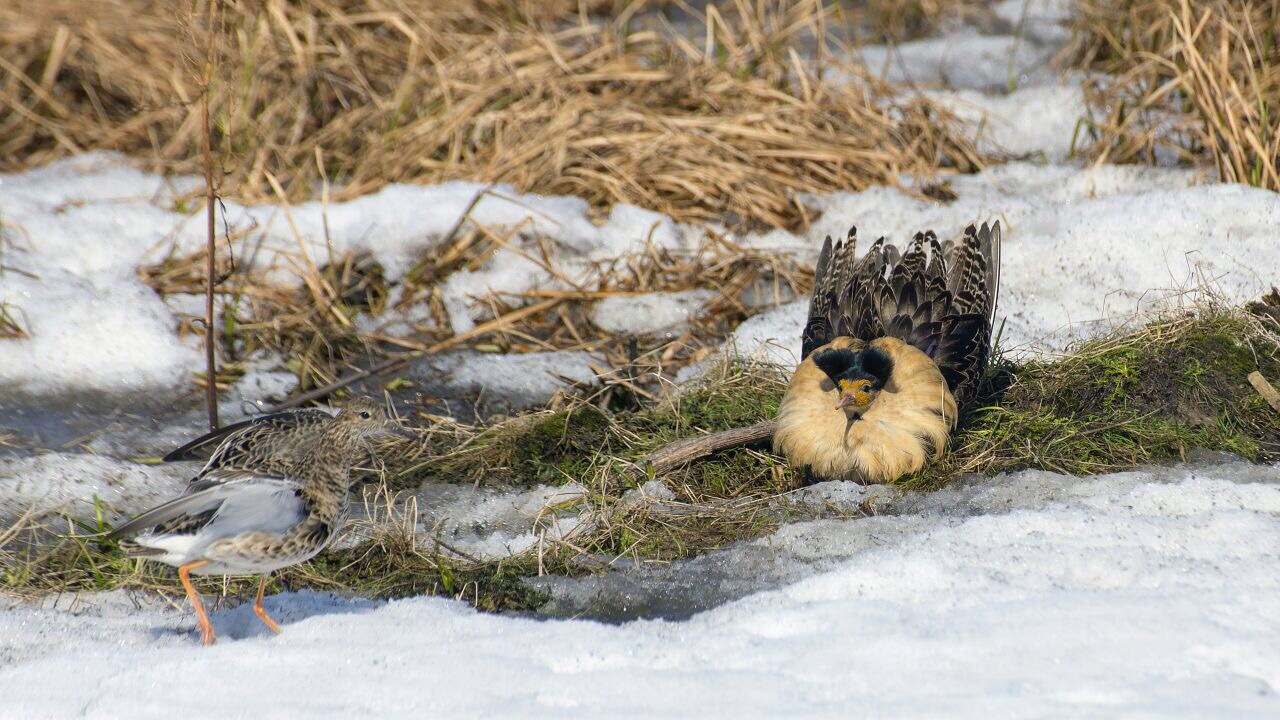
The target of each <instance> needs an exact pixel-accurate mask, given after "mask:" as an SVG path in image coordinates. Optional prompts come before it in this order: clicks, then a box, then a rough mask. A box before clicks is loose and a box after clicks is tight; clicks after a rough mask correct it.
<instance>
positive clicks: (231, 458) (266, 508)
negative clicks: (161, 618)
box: [107, 398, 406, 645]
mask: <svg viewBox="0 0 1280 720" xmlns="http://www.w3.org/2000/svg"><path fill="white" fill-rule="evenodd" d="M392 434H395V435H406V431H405V430H403V429H402V428H401V427H400V426H399V425H397V424H396V423H395V422H394V421H393V420H392V419H391V418H390V417H388V415H387V413H386V410H385V409H384V408H383V407H382V406H381V405H380V404H378V403H375V402H373V401H372V400H368V399H364V398H356V399H353V400H351V401H350V402H348V403H347V404H346V405H345V406H344V407H343V408H342V410H341V411H339V412H338V414H337V415H329V414H328V413H326V412H324V411H322V410H298V411H293V412H284V413H276V414H273V415H264V416H262V417H258V418H253V419H251V420H247V421H245V422H241V423H237V424H235V425H230V426H227V427H225V428H222V429H219V430H216V431H214V432H212V433H209V434H208V435H206V436H204V437H201V438H198V439H196V440H194V441H193V442H191V443H188V444H187V445H184V446H183V447H181V448H179V449H177V450H175V451H173V452H172V453H169V455H167V456H165V459H166V460H184V459H191V458H192V457H195V456H198V454H199V453H200V452H201V451H203V450H207V449H209V448H210V447H213V454H212V456H211V457H210V458H209V461H208V462H207V463H205V465H204V467H203V468H202V469H201V470H200V472H199V473H197V474H196V476H195V477H194V478H193V479H192V480H191V483H190V484H189V485H188V486H187V489H186V492H185V493H183V494H182V495H181V496H179V497H177V498H175V499H173V500H170V501H169V502H166V503H164V504H162V505H159V506H157V507H154V508H152V509H150V510H148V511H146V512H144V513H142V514H140V515H138V516H137V517H135V518H133V519H132V520H130V521H129V522H128V523H126V524H124V525H122V526H120V527H119V528H116V529H115V530H113V531H112V532H111V533H110V534H109V535H107V539H108V540H122V539H124V538H129V537H131V536H134V535H137V536H136V537H133V539H132V540H124V541H123V542H122V543H121V547H122V548H123V549H124V550H125V552H126V553H128V554H129V555H131V556H135V557H141V558H146V559H148V560H155V561H156V562H162V563H166V564H168V565H173V566H174V567H177V568H178V577H179V578H180V579H181V580H182V585H183V587H184V588H185V589H186V591H187V596H188V597H189V598H191V604H192V606H193V607H194V608H195V611H196V617H197V619H198V620H199V625H200V631H201V633H202V639H203V641H204V644H205V645H210V644H212V643H213V642H214V641H215V639H216V638H215V636H214V632H213V626H212V625H210V623H209V618H208V616H207V615H206V614H205V611H204V606H203V605H202V604H201V602H200V596H199V595H198V594H197V593H196V591H195V588H194V587H193V586H192V585H191V578H190V575H191V574H196V575H243V574H261V575H262V579H261V581H260V582H259V584H258V597H257V600H256V601H255V602H254V605H253V611H254V613H255V614H257V616H258V617H259V618H260V619H261V620H262V622H263V623H265V624H266V626H267V627H268V628H270V629H271V630H272V631H273V632H277V633H278V632H280V626H279V625H277V624H276V622H275V621H274V620H272V619H271V617H270V616H268V615H267V613H266V610H265V609H263V607H262V597H263V593H264V592H265V591H266V586H267V576H268V575H270V573H272V572H273V571H275V570H279V569H280V568H283V567H288V566H290V565H294V564H297V563H300V562H303V561H306V560H309V559H310V558H312V557H313V556H315V555H316V553H318V552H320V551H321V550H322V549H324V547H325V546H327V545H328V544H329V543H330V542H331V541H332V540H333V538H334V537H335V536H336V535H337V533H338V531H339V530H341V529H342V526H343V523H344V522H345V521H346V517H347V512H348V510H349V508H350V489H351V468H352V466H353V465H355V464H356V462H358V461H359V459H360V458H361V457H362V456H363V454H364V453H365V452H367V449H368V443H369V441H371V440H373V439H376V438H380V437H385V436H388V435H392ZM215 444H216V445H215Z"/></svg>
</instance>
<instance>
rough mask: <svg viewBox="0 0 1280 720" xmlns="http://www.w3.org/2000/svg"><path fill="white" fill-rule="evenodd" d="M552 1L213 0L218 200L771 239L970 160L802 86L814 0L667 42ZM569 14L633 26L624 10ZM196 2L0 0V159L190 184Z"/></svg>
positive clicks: (884, 102) (728, 11)
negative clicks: (392, 191) (632, 212)
mask: <svg viewBox="0 0 1280 720" xmlns="http://www.w3.org/2000/svg"><path fill="white" fill-rule="evenodd" d="M575 6H576V3H571V2H568V0H565V1H564V2H559V3H555V4H552V5H546V6H544V5H540V4H538V3H506V2H498V1H497V0H493V1H492V2H489V1H487V0H486V1H484V2H466V1H464V0H453V1H451V2H448V3H444V4H440V3H437V2H435V1H434V0H362V1H354V0H352V1H346V2H337V1H333V0H306V1H305V2H293V3H283V2H266V3H247V2H241V3H226V4H224V5H222V6H220V7H221V10H220V12H219V18H220V20H219V21H218V23H217V25H218V27H219V37H218V51H219V58H218V72H217V80H215V83H214V87H213V90H212V93H213V95H212V111H211V112H212V114H213V118H214V121H215V123H214V124H215V130H214V134H215V137H214V142H215V147H216V148H220V153H219V155H220V157H221V162H222V163H223V166H222V168H221V171H222V177H223V179H222V192H223V194H226V195H229V196H239V197H244V198H247V199H250V200H266V199H271V198H272V196H273V190H272V183H273V180H274V181H277V182H278V184H279V185H280V187H281V188H282V189H283V190H284V191H285V192H286V193H287V194H289V195H290V196H292V197H300V196H309V195H311V194H312V193H313V191H314V188H315V187H316V186H317V184H318V183H319V182H320V181H321V180H322V179H324V176H327V178H328V179H329V180H331V181H333V182H334V183H335V184H337V185H339V186H340V187H338V188H336V189H335V191H334V194H333V197H334V199H342V198H345V197H350V196H354V195H359V194H363V193H367V192H369V191H370V190H373V189H376V188H378V187H380V186H381V185H383V184H385V183H388V182H393V181H410V182H439V181H442V180H448V179H452V178H467V179H481V180H493V181H499V182H507V183H511V184H513V185H515V186H516V187H517V188H518V189H520V190H531V191H537V192H543V193H557V194H574V195H579V196H582V197H585V198H587V199H589V200H590V201H592V202H593V203H594V204H597V205H601V206H607V205H610V204H612V203H615V202H629V203H634V204H637V205H641V206H644V207H648V208H652V209H656V210H658V211H661V212H665V213H668V214H670V215H672V216H673V217H675V218H677V219H681V220H703V219H711V218H715V219H717V220H725V219H728V220H729V221H731V222H732V221H734V220H746V219H750V220H755V221H760V222H763V223H766V224H769V225H775V226H793V225H796V224H802V223H803V222H804V210H803V209H802V208H801V207H800V206H799V200H798V198H797V195H798V194H799V193H803V192H823V191H831V190H851V189H859V188H863V187H866V186H867V185H869V184H872V183H890V184H892V183H893V182H894V177H895V175H896V174H897V173H900V172H918V173H926V174H927V173H929V172H931V171H934V170H936V169H937V168H938V167H939V166H940V165H944V166H952V167H955V168H957V169H959V170H970V169H973V168H974V167H975V166H976V165H977V163H978V162H979V157H978V156H977V154H976V152H975V150H974V148H973V147H972V145H971V144H970V143H969V142H968V141H967V140H966V139H964V136H963V134H962V133H961V132H960V131H959V130H958V129H957V126H956V125H955V123H954V122H953V120H952V118H951V117H950V116H949V115H948V114H946V113H945V112H943V111H941V110H939V109H938V108H936V107H933V106H931V105H930V104H928V103H926V102H924V101H922V100H921V101H910V102H902V103H899V102H896V101H893V100H892V99H891V98H890V96H889V92H888V89H887V88H884V87H881V86H879V85H877V84H876V83H875V82H873V81H871V80H870V79H865V78H864V79H863V80H862V81H859V82H854V83H850V84H847V85H842V86H841V87H835V86H833V85H830V84H828V83H825V82H823V81H821V80H820V79H819V74H820V72H822V71H823V70H825V69H827V68H826V66H827V65H829V62H828V60H829V57H830V53H828V52H825V51H824V48H826V47H827V45H828V41H827V38H828V36H829V35H831V33H830V32H829V30H830V27H829V26H830V24H831V23H832V22H834V20H833V19H832V18H833V15H832V13H833V12H834V11H833V10H830V9H828V8H826V7H824V6H823V5H822V4H821V3H820V2H819V1H818V0H801V1H799V2H785V3H784V2H756V3H747V2H727V3H724V4H723V5H722V6H721V7H719V9H717V8H716V7H715V6H713V7H712V8H710V9H709V10H708V11H707V13H706V15H705V16H704V17H700V18H699V19H698V21H697V22H700V23H702V26H701V27H700V28H695V29H696V33H695V32H694V31H687V32H688V35H687V36H686V35H684V34H682V33H681V32H679V31H675V30H673V29H668V30H667V31H663V30H629V29H627V27H629V25H628V26H617V25H614V24H609V23H607V22H604V21H596V20H593V19H584V18H582V17H578V16H576V15H570V16H562V15H560V13H563V11H564V10H565V8H566V7H575ZM587 6H588V10H592V9H594V10H604V11H606V12H609V11H617V12H618V14H619V15H620V16H628V17H633V16H634V15H635V13H636V12H638V11H639V10H641V9H643V8H644V7H645V4H644V3H640V4H637V3H631V4H629V5H626V6H625V7H623V9H622V10H620V11H619V10H618V3H608V2H595V3H588V4H587ZM205 8H206V6H205V5H204V4H202V3H197V4H196V6H195V12H194V13H193V12H191V9H190V6H188V5H186V4H184V5H183V6H182V9H180V10H179V11H178V12H176V13H175V12H174V9H173V6H172V5H171V4H169V3H160V2H152V1H150V0H104V1H102V2H98V1H97V0H93V1H92V2H90V1H87V0H53V1H52V2H47V3H35V4H22V6H21V7H19V6H16V5H12V4H9V5H5V6H3V7H0V58H3V60H2V61H0V138H2V139H0V158H4V160H3V162H2V163H0V164H2V165H3V167H4V168H5V169H13V168H14V167H18V166H28V165H34V164H40V163H43V162H47V161H48V160H50V159H52V158H56V157H60V156H64V155H67V154H70V153H75V152H79V151H82V150H87V149H95V148H104V149H113V150H120V151H124V152H127V153H130V154H133V155H135V156H138V157H142V158H145V159H147V160H149V161H151V162H152V163H153V164H154V165H155V166H156V167H157V168H160V169H163V170H166V171H176V172H191V171H194V170H195V169H196V167H197V165H196V161H197V159H198V157H199V152H198V150H199V146H200V132H199V131H200V127H199V122H198V119H199V112H198V103H197V102H195V101H196V100H197V98H198V94H199V90H198V86H199V83H198V79H197V77H196V69H197V68H196V62H197V61H195V60H193V59H192V58H191V57H190V56H191V55H192V54H193V51H192V49H193V48H203V47H204V45H205V43H204V40H203V38H204V31H203V28H204V26H205V25H206V20H205V18H204V16H203V14H202V13H203V12H204V10H205ZM556 17H559V18H560V22H559V23H553V22H552V19H553V18H556ZM650 24H651V25H652V24H653V23H650ZM695 25H697V23H695ZM695 35H696V37H695ZM686 37H687V38H690V39H686ZM814 48H816V50H814ZM809 52H813V53H815V54H812V55H806V53H809ZM195 54H199V53H195ZM850 72H853V73H854V74H855V75H856V74H857V73H858V71H857V70H856V69H851V70H850Z"/></svg>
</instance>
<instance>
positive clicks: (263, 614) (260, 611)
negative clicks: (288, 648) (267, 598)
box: [253, 573, 280, 635]
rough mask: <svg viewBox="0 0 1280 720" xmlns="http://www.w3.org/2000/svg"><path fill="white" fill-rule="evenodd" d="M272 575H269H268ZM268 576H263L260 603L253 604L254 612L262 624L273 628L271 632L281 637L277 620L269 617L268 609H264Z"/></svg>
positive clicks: (259, 592) (260, 587) (259, 591)
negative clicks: (263, 600)
mask: <svg viewBox="0 0 1280 720" xmlns="http://www.w3.org/2000/svg"><path fill="white" fill-rule="evenodd" d="M270 574H271V573H267V575H270ZM267 575H263V576H262V580H261V581H259V582H258V601H257V602H255V603H254V604H253V612H254V614H255V615H257V616H258V619H259V620H261V621H262V624H264V625H266V626H267V627H269V628H271V632H273V633H275V634H277V635H279V634H280V626H279V625H277V624H276V621H275V620H272V619H271V616H270V615H267V610H266V608H264V607H262V594H263V593H265V592H266V591H267Z"/></svg>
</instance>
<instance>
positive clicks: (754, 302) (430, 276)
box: [140, 224, 812, 407]
mask: <svg viewBox="0 0 1280 720" xmlns="http://www.w3.org/2000/svg"><path fill="white" fill-rule="evenodd" d="M519 232H520V228H512V229H505V230H502V231H499V230H496V229H493V228H489V227H485V226H482V225H473V224H468V225H467V226H466V228H465V229H463V230H461V231H460V232H459V233H457V235H456V237H455V239H454V240H453V241H452V242H451V243H448V244H447V245H446V246H444V247H441V248H439V249H438V250H437V251H433V252H431V253H429V254H426V255H424V256H423V258H422V260H421V261H420V262H419V263H418V264H417V265H416V266H415V267H414V268H412V269H411V271H410V272H409V273H407V275H406V277H405V278H404V280H403V282H402V287H401V288H400V289H401V292H400V293H399V295H398V299H397V300H396V302H395V304H394V306H392V305H390V304H389V302H388V287H387V285H386V283H385V281H384V280H383V277H382V269H381V268H380V267H379V266H378V265H377V264H376V263H375V262H373V261H372V260H371V259H370V258H368V257H363V256H361V257H356V256H350V255H347V256H342V257H338V258H335V259H334V260H333V261H332V262H328V263H325V264H323V265H320V266H319V267H317V268H316V269H315V271H314V272H306V273H304V274H305V276H306V282H304V283H302V285H301V287H294V286H293V285H289V284H279V283H272V282H270V281H269V280H268V279H267V275H268V273H269V271H270V270H271V269H272V268H270V267H266V266H262V265H255V264H254V263H253V262H252V258H253V247H254V245H255V242H256V238H255V236H254V235H253V233H252V232H245V233H242V234H239V235H235V236H233V237H232V238H230V243H229V244H230V247H231V248H232V252H230V253H228V252H226V251H225V247H226V245H224V246H223V248H222V249H220V251H219V254H220V257H219V274H220V275H221V276H223V278H224V279H223V282H222V283H221V284H220V285H219V292H220V293H221V295H222V296H223V298H224V299H225V303H226V305H225V306H224V308H223V311H222V312H221V317H222V322H221V323H220V324H219V329H220V330H221V333H220V337H219V345H220V347H221V350H222V353H223V360H224V363H223V365H222V372H221V373H220V376H223V377H220V380H221V381H229V380H232V379H234V374H235V372H236V363H237V362H238V361H239V360H240V359H241V358H243V357H246V356H248V355H252V354H253V353H255V352H257V351H259V350H262V349H266V350H270V351H272V352H274V353H277V354H279V355H281V356H283V357H287V358H290V363H291V365H290V369H291V370H292V371H294V372H296V373H297V375H298V377H299V379H300V380H301V382H302V389H304V390H305V389H307V388H310V387H318V386H322V385H325V384H326V383H329V382H331V381H333V380H334V379H335V378H336V377H337V376H338V375H339V374H341V373H343V372H345V371H347V370H348V369H350V368H352V367H355V366H357V365H361V364H367V363H368V361H369V360H370V358H372V357H375V356H387V355H395V354H397V353H405V352H408V353H421V354H432V353H437V352H441V351H443V350H446V349H449V348H453V347H458V346H463V345H466V346H481V347H483V349H486V350H490V351H501V352H532V351H545V350H586V351H590V352H592V353H595V354H597V355H599V356H601V357H602V358H603V359H604V361H605V362H604V363H603V365H606V366H608V367H609V368H614V370H613V371H612V372H609V373H607V374H606V375H605V377H604V381H605V382H606V384H607V386H608V388H609V391H608V393H607V394H606V395H605V396H603V397H602V398H601V402H602V403H603V404H606V405H610V406H612V407H619V406H626V405H628V404H634V402H635V401H637V400H641V399H644V398H652V397H654V396H655V395H656V394H657V393H659V392H660V391H661V389H662V387H661V386H662V383H663V377H664V376H669V375H670V374H671V373H673V372H675V371H676V370H678V369H679V368H681V367H683V366H684V365H686V364H688V363H690V362H695V361H698V360H702V359H703V358H705V357H706V356H707V355H708V354H709V353H710V352H711V351H712V350H713V349H714V348H715V347H717V346H718V345H719V343H720V341H721V340H722V339H723V338H724V337H725V336H726V335H727V334H728V333H729V332H730V331H732V329H733V328H734V327H735V326H736V325H737V324H738V323H739V322H741V321H742V320H743V319H745V318H746V317H748V316H749V315H751V314H753V313H754V312H756V311H758V309H759V308H761V307H769V306H772V305H775V304H778V303H781V302H786V301H788V300H790V299H793V298H795V297H798V296H801V295H803V294H804V293H806V292H808V289H809V287H810V285H811V284H812V270H811V269H810V268H807V267H802V266H801V265H800V264H799V263H797V262H796V261H795V259H794V258H793V257H791V256H790V255H789V254H786V253H783V252H776V251H765V250H758V249H752V248H745V247H742V246H740V245H737V244H736V243H734V242H733V241H732V240H731V239H729V238H727V237H725V236H723V235H720V234H719V233H717V232H715V231H712V230H706V231H704V234H703V236H702V240H701V243H700V244H699V245H697V246H695V247H693V248H691V249H688V250H671V249H665V248H661V247H658V246H656V245H654V244H652V243H646V244H645V245H642V246H641V247H640V248H639V249H637V250H635V251H634V252H631V253H629V254H626V255H623V256H620V257H617V258H613V259H611V260H608V261H599V262H595V263H593V264H592V265H591V266H590V267H586V268H583V267H580V266H578V267H575V269H573V270H570V269H568V268H567V267H566V263H565V262H564V259H563V258H562V257H561V256H560V255H559V253H558V250H557V248H558V246H557V245H556V243H555V242H554V241H552V240H550V239H548V238H544V237H541V236H538V235H536V234H530V235H529V236H528V237H527V238H524V239H520V238H517V237H516V236H517V234H518V233H519ZM512 248H515V249H518V250H519V252H521V253H523V254H524V255H525V256H526V257H528V258H530V259H532V260H533V261H534V262H535V263H536V264H538V265H540V266H541V267H542V268H544V270H545V271H546V273H547V274H548V276H549V277H553V278H558V279H561V280H562V281H563V282H562V283H560V284H561V286H562V289H534V290H529V291H524V292H519V293H504V292H494V293H491V294H489V295H487V296H485V297H482V298H478V299H477V302H478V304H479V305H481V306H482V307H483V308H484V309H485V312H487V314H489V315H490V316H491V317H492V319H491V320H488V321H486V322H482V323H481V324H480V325H479V326H477V328H475V329H473V330H471V331H468V332H466V333H462V334H457V333H454V332H453V330H452V327H451V325H450V323H449V320H448V317H447V314H446V312H445V309H444V304H443V300H442V296H441V292H440V284H441V282H442V281H443V280H444V279H446V278H447V277H448V276H449V275H450V274H452V273H454V272H458V271H463V270H472V269H477V268H480V267H482V266H483V265H484V264H485V263H486V262H488V261H489V259H490V258H491V257H492V256H493V254H494V253H495V252H498V251H503V250H508V249H512ZM520 248H527V249H520ZM232 257H234V258H236V261H235V263H234V265H233V263H232V262H231V259H230V258H232ZM204 258H205V255H204V252H203V250H202V251H200V252H197V253H195V254H191V255H187V256H183V257H170V258H166V259H164V260H162V261H161V262H159V263H157V264H155V265H152V266H148V267H145V268H143V269H142V270H141V271H140V272H141V275H142V278H143V280H144V281H145V282H147V283H148V284H150V285H151V287H153V288H154V289H155V290H156V291H157V292H158V293H160V294H161V295H169V294H173V293H193V294H198V293H200V292H201V288H202V286H203V282H204V278H203V272H204V270H203V268H204ZM317 262H320V260H319V259H317ZM694 288H701V289H706V290H711V291H712V292H713V293H715V295H714V297H713V298H712V299H711V301H710V302H709V303H708V304H707V305H706V307H705V310H704V312H703V313H701V314H700V315H699V316H698V317H696V318H693V321H692V322H691V323H690V324H689V325H688V326H687V327H685V328H683V329H681V330H680V331H679V332H678V333H676V334H675V335H674V336H671V337H666V336H662V337H642V338H637V337H633V336H630V335H625V334H624V335H619V334H614V333H612V332H609V331H607V330H605V329H603V328H600V327H598V326H596V325H595V324H594V323H593V320H592V308H593V305H594V303H596V302H598V301H600V300H603V299H605V298H611V297H626V296H630V295H640V294H645V293H652V292H663V291H667V292H674V291H681V290H690V289H694ZM388 310H394V311H396V312H397V313H400V315H399V316H405V315H408V316H413V317H421V318H422V319H421V320H418V321H415V323H414V324H413V326H412V328H411V330H412V331H411V332H409V333H404V332H400V333H397V335H396V336H390V335H386V334H382V333H379V332H376V331H363V332H362V331H359V330H358V329H357V327H356V324H355V323H354V317H355V316H356V314H357V313H362V312H365V313H369V314H370V315H371V316H375V317H379V316H381V317H386V316H387V315H386V314H385V313H386V311H388ZM193 322H194V319H188V322H187V323H186V324H185V325H184V332H197V330H196V328H195V327H194V325H193V324H192V323H193ZM602 370H603V368H602ZM620 404H621V405H620Z"/></svg>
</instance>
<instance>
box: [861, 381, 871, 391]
mask: <svg viewBox="0 0 1280 720" xmlns="http://www.w3.org/2000/svg"><path fill="white" fill-rule="evenodd" d="M861 389H862V392H865V393H869V392H871V383H862V388H861Z"/></svg>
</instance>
